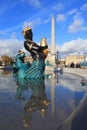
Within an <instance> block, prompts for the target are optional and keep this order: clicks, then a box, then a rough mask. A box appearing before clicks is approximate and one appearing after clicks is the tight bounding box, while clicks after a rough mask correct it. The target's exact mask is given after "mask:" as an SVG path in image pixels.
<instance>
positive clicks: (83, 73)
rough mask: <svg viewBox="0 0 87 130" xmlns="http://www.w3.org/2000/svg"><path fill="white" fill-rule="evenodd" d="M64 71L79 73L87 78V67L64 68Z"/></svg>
mask: <svg viewBox="0 0 87 130" xmlns="http://www.w3.org/2000/svg"><path fill="white" fill-rule="evenodd" d="M63 73H71V74H76V75H79V76H81V77H83V78H85V79H87V68H86V69H82V68H67V67H64V68H63Z"/></svg>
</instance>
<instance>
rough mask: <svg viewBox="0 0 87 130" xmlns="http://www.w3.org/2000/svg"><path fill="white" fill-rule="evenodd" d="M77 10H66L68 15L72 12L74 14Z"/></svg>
mask: <svg viewBox="0 0 87 130" xmlns="http://www.w3.org/2000/svg"><path fill="white" fill-rule="evenodd" d="M76 12H77V9H72V10H70V11H69V12H68V14H69V15H72V14H74V13H76Z"/></svg>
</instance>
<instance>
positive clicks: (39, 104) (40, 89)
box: [16, 79, 49, 128]
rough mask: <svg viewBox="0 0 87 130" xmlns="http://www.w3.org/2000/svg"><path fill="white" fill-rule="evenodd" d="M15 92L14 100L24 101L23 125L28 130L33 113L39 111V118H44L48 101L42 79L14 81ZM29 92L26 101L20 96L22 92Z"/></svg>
mask: <svg viewBox="0 0 87 130" xmlns="http://www.w3.org/2000/svg"><path fill="white" fill-rule="evenodd" d="M16 82H17V86H18V87H17V92H16V99H19V100H22V101H24V102H25V103H24V117H23V125H24V127H25V128H29V127H30V126H31V124H32V116H33V113H34V112H36V111H39V113H40V116H41V117H42V118H43V117H45V116H46V111H47V109H48V104H49V100H48V98H47V94H46V92H45V81H44V80H43V79H16ZM28 89H30V90H31V95H30V98H29V100H28V101H26V97H24V96H23V95H22V93H23V91H25V90H28Z"/></svg>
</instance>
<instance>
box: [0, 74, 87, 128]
mask: <svg viewBox="0 0 87 130" xmlns="http://www.w3.org/2000/svg"><path fill="white" fill-rule="evenodd" d="M53 76H54V75H53ZM81 80H82V78H81V77H77V76H75V75H70V74H63V75H61V74H58V75H56V76H54V77H52V78H50V79H45V80H39V79H37V80H29V79H27V80H25V79H18V78H17V77H14V78H13V77H12V74H10V76H8V75H4V76H3V74H2V73H1V74H0V130H6V129H7V128H8V129H9V130H14V129H16V130H26V129H28V128H29V129H30V130H57V128H58V130H63V129H64V130H68V129H67V124H68V125H69V127H70V129H69V130H73V129H74V128H75V127H74V126H76V125H77V124H79V121H81V122H82V123H80V125H78V126H80V127H81V125H82V124H84V126H86V125H85V124H86V123H85V122H86V117H87V114H86V113H87V109H86V108H87V94H85V93H86V92H85V91H86V90H87V89H86V88H87V86H82V84H81ZM84 99H85V100H84ZM81 104H83V106H84V107H85V109H84V108H83V106H82V105H81ZM78 110H79V111H78ZM82 115H83V116H82ZM77 116H78V117H77ZM79 116H80V120H79ZM84 120H85V122H84ZM65 125H66V126H65ZM63 126H64V127H63ZM82 127H83V125H82ZM82 127H81V128H82ZM62 128H63V129H62ZM71 128H72V129H71ZM84 128H85V127H83V129H81V130H85V129H84ZM74 130H75V129H74ZM76 130H78V129H76ZM79 130H80V128H79Z"/></svg>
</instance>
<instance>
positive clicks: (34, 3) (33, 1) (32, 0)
mask: <svg viewBox="0 0 87 130" xmlns="http://www.w3.org/2000/svg"><path fill="white" fill-rule="evenodd" d="M22 1H24V2H27V3H29V4H30V5H32V6H34V7H36V8H40V7H41V3H40V0H22Z"/></svg>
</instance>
